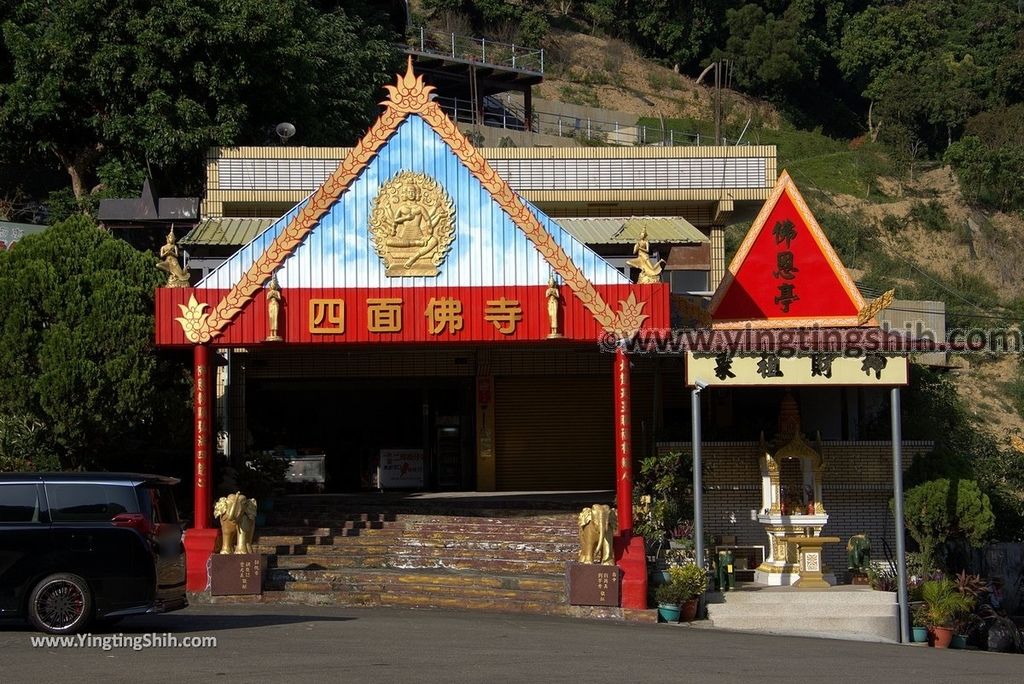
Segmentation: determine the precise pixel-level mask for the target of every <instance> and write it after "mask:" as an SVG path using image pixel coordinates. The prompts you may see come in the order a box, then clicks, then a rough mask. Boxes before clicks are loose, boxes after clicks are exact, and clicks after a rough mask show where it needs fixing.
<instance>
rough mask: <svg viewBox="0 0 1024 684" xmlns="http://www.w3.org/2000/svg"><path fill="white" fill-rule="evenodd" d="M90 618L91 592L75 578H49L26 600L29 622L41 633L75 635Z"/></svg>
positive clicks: (58, 575)
mask: <svg viewBox="0 0 1024 684" xmlns="http://www.w3.org/2000/svg"><path fill="white" fill-rule="evenodd" d="M91 618H92V592H90V591H89V585H88V584H86V582H85V580H84V579H82V578H81V577H79V576H78V575H72V574H69V573H59V574H56V575H50V576H49V577H46V578H44V579H43V581H41V582H40V583H39V584H37V585H36V587H35V589H33V590H32V594H31V595H30V596H29V599H28V619H29V620H30V621H31V622H32V625H33V626H35V628H36V629H38V630H39V631H41V632H47V633H49V634H75V633H77V632H80V631H82V630H83V629H85V627H86V626H87V625H88V624H89V621H90V619H91Z"/></svg>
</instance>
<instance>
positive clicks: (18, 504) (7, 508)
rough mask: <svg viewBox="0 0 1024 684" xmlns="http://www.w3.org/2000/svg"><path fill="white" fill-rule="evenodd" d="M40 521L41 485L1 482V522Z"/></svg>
mask: <svg viewBox="0 0 1024 684" xmlns="http://www.w3.org/2000/svg"><path fill="white" fill-rule="evenodd" d="M26 522H39V487H37V486H36V485H35V484H34V483H33V484H0V524H2V523H26Z"/></svg>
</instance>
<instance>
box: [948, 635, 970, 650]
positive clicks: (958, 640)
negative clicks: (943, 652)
mask: <svg viewBox="0 0 1024 684" xmlns="http://www.w3.org/2000/svg"><path fill="white" fill-rule="evenodd" d="M949 647H950V648H967V637H966V636H964V635H963V634H954V635H953V638H952V639H950V641H949Z"/></svg>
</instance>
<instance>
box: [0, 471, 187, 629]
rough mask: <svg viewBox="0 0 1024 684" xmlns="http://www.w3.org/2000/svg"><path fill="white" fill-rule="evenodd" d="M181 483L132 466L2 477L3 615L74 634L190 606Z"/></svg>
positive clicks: (0, 601) (0, 562)
mask: <svg viewBox="0 0 1024 684" xmlns="http://www.w3.org/2000/svg"><path fill="white" fill-rule="evenodd" d="M177 483H178V480H176V479H174V478H170V477H161V476H157V475H135V474H128V473H5V474H0V618H14V617H17V618H25V617H27V618H28V619H29V620H30V621H31V622H32V624H33V625H34V626H35V627H36V628H37V629H39V630H42V631H44V632H49V633H51V634H74V633H76V632H80V631H82V630H84V629H86V628H87V627H88V626H89V624H90V623H92V622H93V621H94V620H95V621H98V622H99V623H101V624H111V623H113V622H115V621H117V620H118V619H120V618H122V617H125V616H128V615H138V614H140V613H154V612H165V611H170V610H177V609H179V608H184V607H186V606H187V605H188V601H187V599H186V597H185V554H184V549H183V547H182V543H181V532H182V529H181V523H180V522H179V520H178V511H177V508H176V507H175V504H174V495H173V493H172V491H171V487H172V486H173V485H175V484H177Z"/></svg>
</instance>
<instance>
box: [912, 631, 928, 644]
mask: <svg viewBox="0 0 1024 684" xmlns="http://www.w3.org/2000/svg"><path fill="white" fill-rule="evenodd" d="M911 641H913V642H914V643H919V644H923V643H925V642H926V641H928V628H927V627H914V633H913V635H911Z"/></svg>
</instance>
